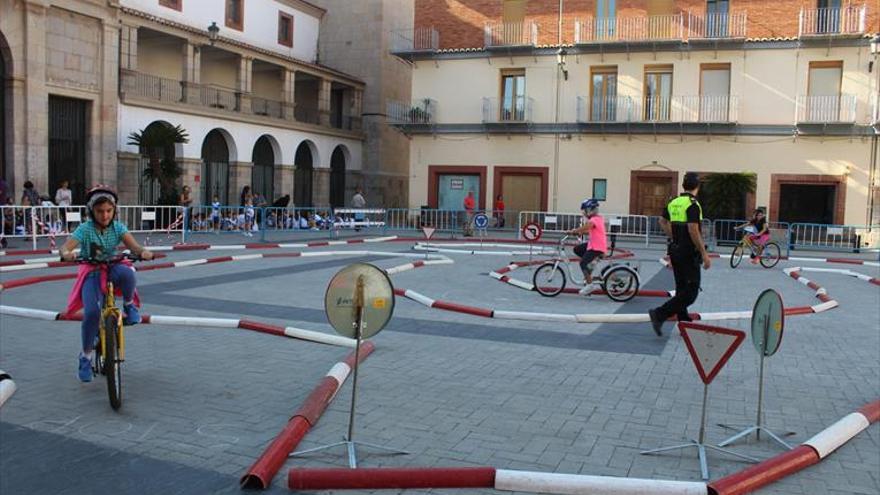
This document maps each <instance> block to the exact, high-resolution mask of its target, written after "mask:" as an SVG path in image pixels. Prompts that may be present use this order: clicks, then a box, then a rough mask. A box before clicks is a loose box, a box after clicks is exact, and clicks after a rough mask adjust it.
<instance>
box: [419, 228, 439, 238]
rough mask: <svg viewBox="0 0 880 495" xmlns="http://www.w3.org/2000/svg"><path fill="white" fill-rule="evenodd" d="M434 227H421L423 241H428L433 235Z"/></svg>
mask: <svg viewBox="0 0 880 495" xmlns="http://www.w3.org/2000/svg"><path fill="white" fill-rule="evenodd" d="M434 230H436V229H435V228H434V227H422V233H423V234H425V239H430V238H431V236H432V235H434Z"/></svg>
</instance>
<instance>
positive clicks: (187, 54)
mask: <svg viewBox="0 0 880 495" xmlns="http://www.w3.org/2000/svg"><path fill="white" fill-rule="evenodd" d="M201 79H202V52H201V49H200V48H199V46H198V45H195V44H193V43H191V42H189V41H187V42H186V43H184V44H183V81H182V82H181V84H182V85H183V93H184V97H183V100H184V102H186V103H190V104H193V105H198V104H199V91H198V85H199V82H200V81H201Z"/></svg>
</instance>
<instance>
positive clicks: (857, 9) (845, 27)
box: [798, 5, 867, 37]
mask: <svg viewBox="0 0 880 495" xmlns="http://www.w3.org/2000/svg"><path fill="white" fill-rule="evenodd" d="M866 15H867V8H866V7H865V6H864V5H862V6H858V5H847V6H845V7H827V8H818V9H817V8H809V9H808V8H803V9H801V12H800V15H799V17H798V36H799V37H810V36H820V37H825V36H842V35H850V36H853V35H860V34H864V33H865V21H866Z"/></svg>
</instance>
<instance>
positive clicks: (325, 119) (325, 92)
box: [318, 79, 333, 127]
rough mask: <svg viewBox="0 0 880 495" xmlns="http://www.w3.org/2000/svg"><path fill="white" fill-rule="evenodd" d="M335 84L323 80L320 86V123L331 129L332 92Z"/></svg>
mask: <svg viewBox="0 0 880 495" xmlns="http://www.w3.org/2000/svg"><path fill="white" fill-rule="evenodd" d="M332 85H333V82H332V81H330V80H329V79H321V82H320V83H319V85H318V123H319V124H320V125H323V126H327V127H330V91H331V88H332Z"/></svg>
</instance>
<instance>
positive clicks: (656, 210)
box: [635, 177, 673, 216]
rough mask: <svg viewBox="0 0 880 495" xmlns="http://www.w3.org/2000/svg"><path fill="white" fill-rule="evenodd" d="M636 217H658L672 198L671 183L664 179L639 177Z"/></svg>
mask: <svg viewBox="0 0 880 495" xmlns="http://www.w3.org/2000/svg"><path fill="white" fill-rule="evenodd" d="M637 180H638V188H637V191H638V203H637V205H638V207H637V209H636V211H635V213H636V214H637V215H649V216H660V215H662V214H663V209H664V208H666V203H668V202H669V199H670V198H672V195H673V191H672V182H671V181H670V180H669V179H667V178H665V177H639V178H638V179H637Z"/></svg>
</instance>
